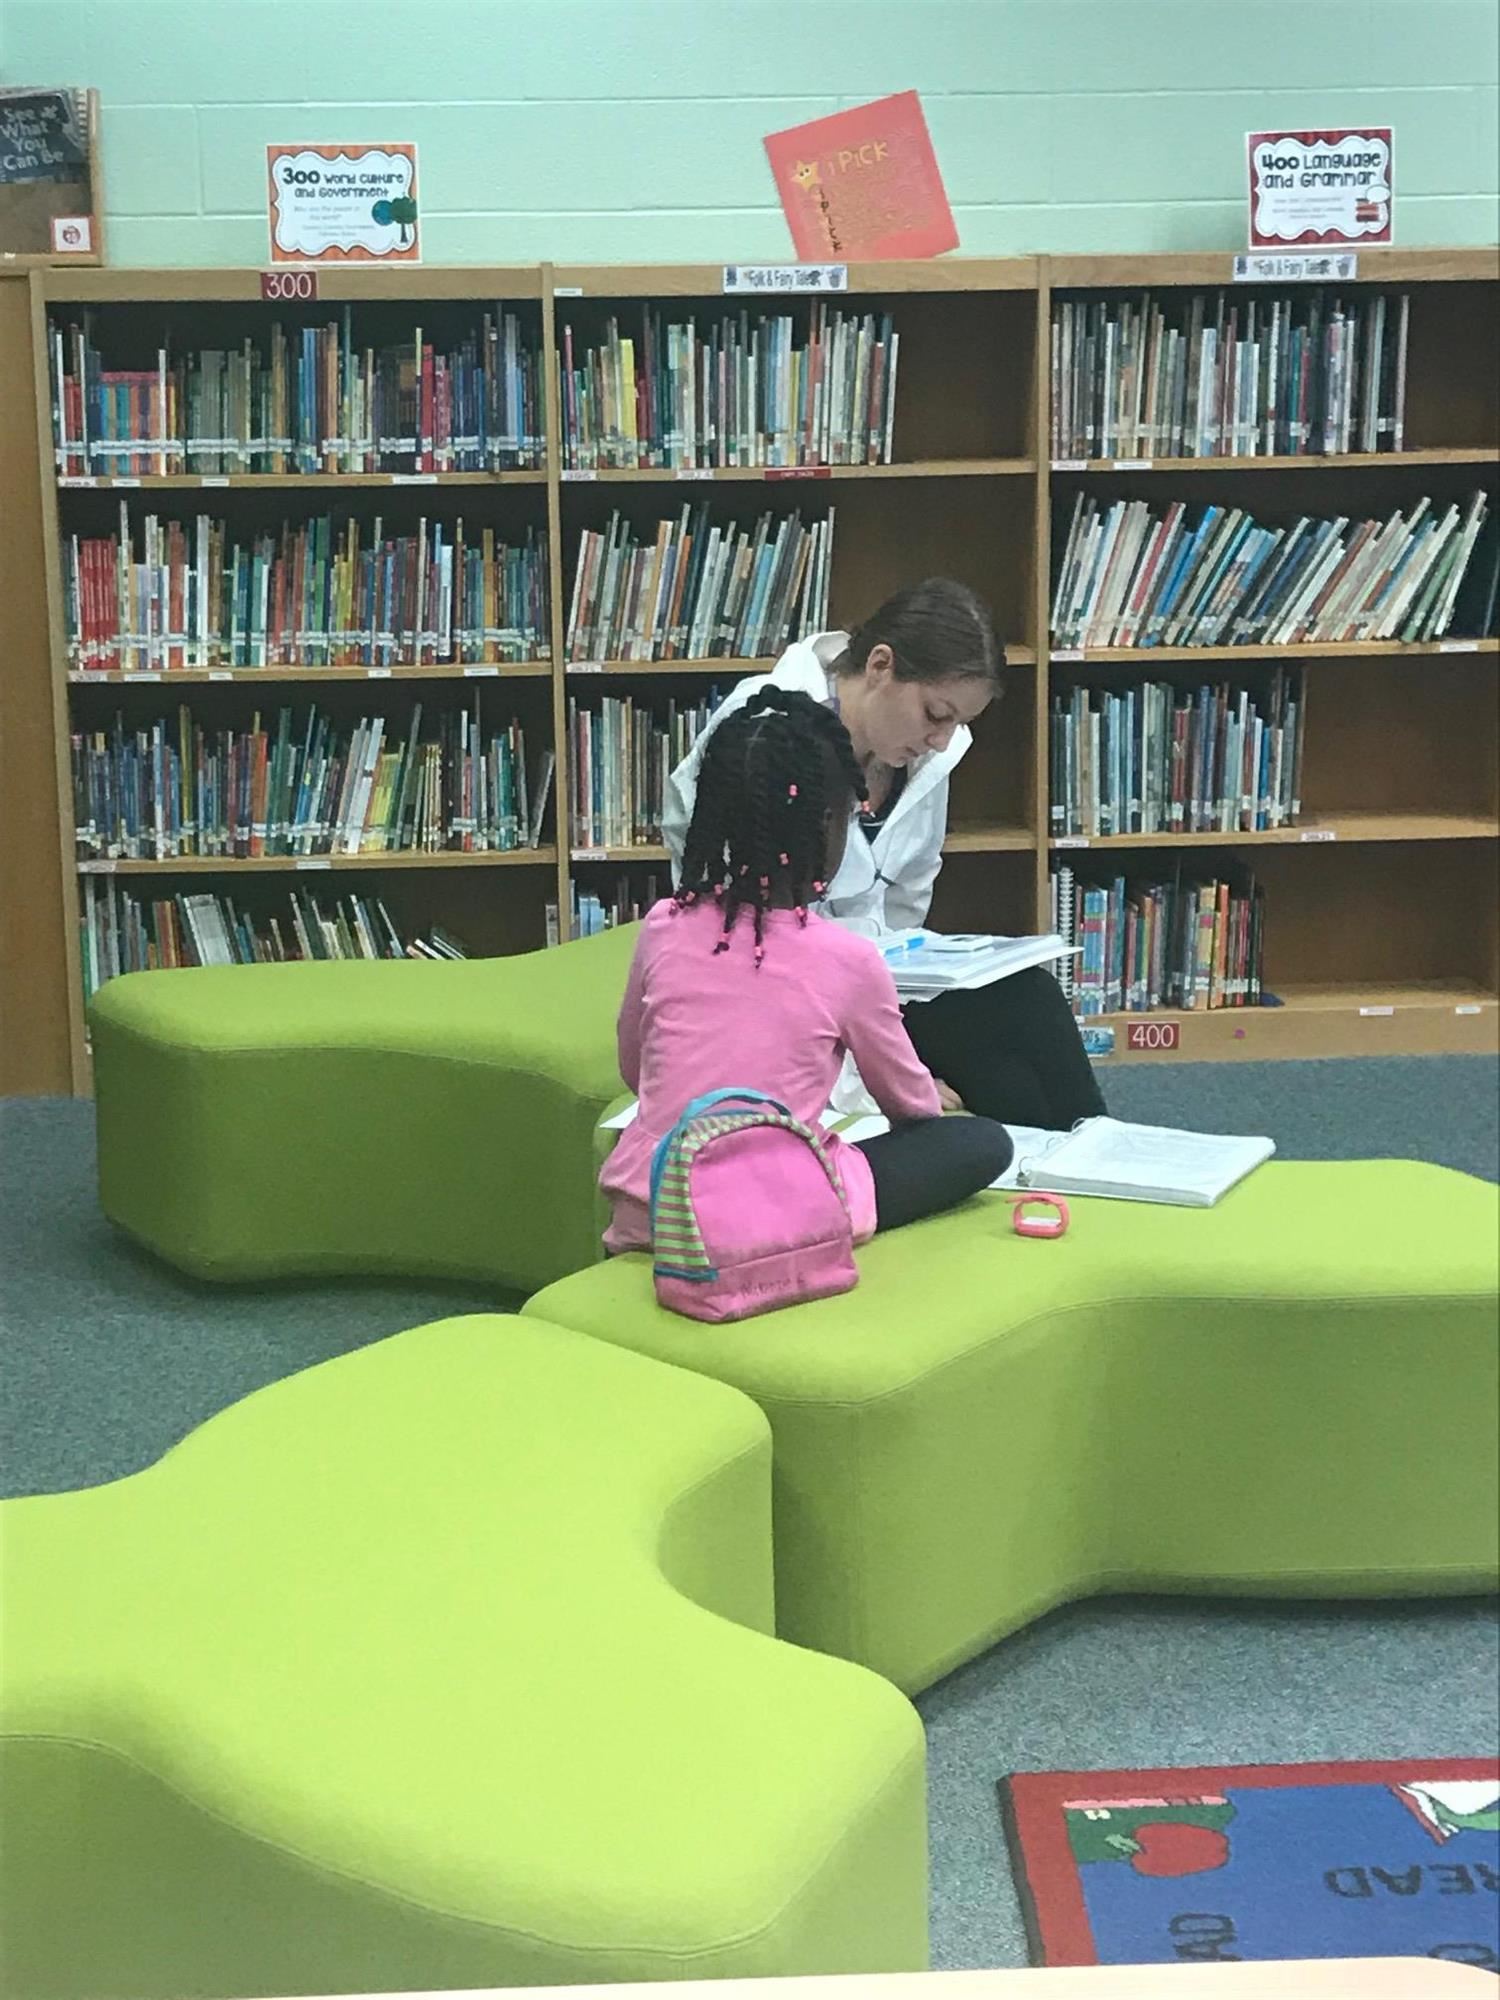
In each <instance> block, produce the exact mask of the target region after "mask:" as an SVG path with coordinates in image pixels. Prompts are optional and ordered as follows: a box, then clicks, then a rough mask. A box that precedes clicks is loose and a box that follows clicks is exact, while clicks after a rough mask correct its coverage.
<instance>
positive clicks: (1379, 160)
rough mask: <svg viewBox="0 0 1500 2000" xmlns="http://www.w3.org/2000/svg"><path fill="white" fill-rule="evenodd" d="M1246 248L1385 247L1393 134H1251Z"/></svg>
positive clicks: (1381, 129)
mask: <svg viewBox="0 0 1500 2000" xmlns="http://www.w3.org/2000/svg"><path fill="white" fill-rule="evenodd" d="M1246 146H1247V148H1248V151H1249V158H1250V248H1251V249H1252V250H1282V249H1285V248H1286V247H1287V245H1288V244H1294V243H1297V244H1301V243H1310V244H1326V243H1357V244H1376V243H1389V242H1390V240H1391V211H1392V209H1393V208H1394V207H1395V188H1396V183H1395V172H1394V167H1393V163H1392V147H1391V128H1390V127H1389V126H1388V125H1378V126H1366V127H1365V128H1364V129H1363V130H1362V131H1358V132H1353V131H1338V132H1251V133H1250V134H1249V135H1248V137H1247V139H1246Z"/></svg>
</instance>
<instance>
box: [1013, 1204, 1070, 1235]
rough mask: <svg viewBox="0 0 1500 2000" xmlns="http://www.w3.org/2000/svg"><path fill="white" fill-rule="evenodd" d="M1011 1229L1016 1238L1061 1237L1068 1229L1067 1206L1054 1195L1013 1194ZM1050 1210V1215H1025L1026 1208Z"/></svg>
mask: <svg viewBox="0 0 1500 2000" xmlns="http://www.w3.org/2000/svg"><path fill="white" fill-rule="evenodd" d="M1010 1200H1011V1202H1012V1203H1013V1204H1014V1206H1013V1207H1012V1210H1011V1218H1010V1220H1011V1227H1012V1228H1013V1229H1014V1230H1015V1232H1016V1234H1017V1236H1041V1237H1048V1236H1061V1235H1063V1234H1064V1233H1065V1232H1066V1230H1067V1227H1068V1223H1069V1220H1070V1219H1071V1218H1070V1217H1069V1215H1068V1204H1067V1203H1066V1202H1065V1201H1064V1200H1063V1198H1062V1196H1061V1195H1056V1194H1013V1195H1011V1197H1010ZM1032 1207H1035V1208H1050V1209H1051V1210H1052V1211H1053V1212H1052V1214H1051V1215H1027V1214H1026V1213H1025V1211H1026V1210H1027V1209H1028V1208H1032Z"/></svg>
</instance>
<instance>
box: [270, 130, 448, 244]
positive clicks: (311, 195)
mask: <svg viewBox="0 0 1500 2000" xmlns="http://www.w3.org/2000/svg"><path fill="white" fill-rule="evenodd" d="M266 179H267V188H268V200H269V202H270V224H271V262H272V263H273V264H342V263H377V264H416V263H420V261H421V254H422V253H421V237H420V225H419V220H418V213H417V149H416V147H415V146H414V145H406V144H400V145H383V146H356V145H343V146H315V145H308V144H301V145H288V146H267V148H266Z"/></svg>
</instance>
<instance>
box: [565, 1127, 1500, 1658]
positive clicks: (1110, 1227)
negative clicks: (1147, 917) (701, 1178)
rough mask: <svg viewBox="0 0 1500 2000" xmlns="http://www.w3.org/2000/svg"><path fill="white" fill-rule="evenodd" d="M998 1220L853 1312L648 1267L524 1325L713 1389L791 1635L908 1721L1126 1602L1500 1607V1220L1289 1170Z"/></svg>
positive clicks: (846, 1299) (870, 1282)
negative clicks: (1004, 1661)
mask: <svg viewBox="0 0 1500 2000" xmlns="http://www.w3.org/2000/svg"><path fill="white" fill-rule="evenodd" d="M1072 1212H1073V1221H1072V1227H1071V1229H1070V1230H1069V1232H1068V1234H1067V1235H1066V1236H1065V1237H1063V1238H1061V1239H1060V1240H1058V1241H1041V1240H1027V1239H1023V1238H1021V1237H1018V1236H1016V1235H1015V1234H1014V1232H1013V1231H1012V1229H1011V1226H1010V1210H1009V1207H1008V1205H1007V1204H1006V1203H1005V1202H1004V1201H1003V1200H1002V1199H1001V1198H1000V1197H998V1196H995V1195H987V1196H983V1197H981V1198H980V1199H979V1201H977V1202H975V1203H971V1204H969V1205H968V1206H967V1207H965V1208H963V1209H961V1210H959V1211H957V1212H955V1213H953V1214H951V1215H947V1216H943V1217H940V1218H937V1219H935V1220H933V1221H931V1222H927V1223H921V1224H917V1225H915V1226H913V1227H910V1228H907V1229H903V1230H897V1231H893V1232H892V1233H891V1234H890V1235H888V1236H877V1237H876V1238H875V1239H874V1241H873V1242H872V1243H870V1244H869V1245H868V1246H867V1247H866V1248H865V1249H864V1250H863V1251H861V1252H860V1256H859V1263H860V1272H861V1282H860V1284H859V1285H858V1286H857V1287H856V1289H855V1290H853V1291H851V1292H848V1293H846V1294H844V1295H843V1296H842V1297H839V1298H835V1299H826V1300H822V1301H820V1302H818V1303H816V1304H812V1305H806V1306H798V1307H793V1308H791V1309H790V1310H788V1311H784V1312H780V1313H775V1314H769V1315H766V1316H765V1317H763V1318H759V1319H753V1320H747V1321H745V1322H743V1323H741V1324H738V1325H726V1326H713V1327H709V1326H702V1325H699V1324H697V1323H696V1322H694V1321H690V1320H687V1319H683V1318H679V1317H677V1316H675V1315H674V1314H671V1313H668V1312H664V1311H662V1310H660V1309H659V1308H658V1307H657V1305H656V1303H655V1299H654V1295H653V1291H652V1283H651V1271H650V1264H649V1261H648V1259H646V1258H645V1257H643V1256H630V1257H622V1258H618V1259H616V1260H613V1261H611V1262H609V1263H606V1264H602V1265H599V1266H597V1267H595V1268H593V1269H591V1270H588V1271H582V1272H578V1273H576V1274H574V1275H573V1276H571V1277H568V1278H565V1279H563V1280H561V1281H559V1282H558V1283H557V1284H555V1285H551V1286H549V1287H547V1289H546V1290H545V1291H543V1292H540V1293H538V1294H537V1295H536V1297H535V1298H534V1299H533V1300H532V1301H531V1302H530V1304H529V1305H528V1306H527V1308H526V1310H527V1311H529V1312H535V1313H537V1314H539V1315H541V1316H543V1317H545V1318H547V1319H549V1320H552V1321H556V1322H557V1323H559V1324H561V1325H564V1326H573V1327H577V1328H579V1329H580V1330H581V1331H583V1332H586V1333H589V1334H592V1335H594V1336H595V1337H597V1338H599V1339H601V1340H606V1341H611V1342H614V1343H616V1344H618V1345H620V1346H624V1347H628V1348H632V1349H634V1350H636V1351H638V1352H640V1353H642V1354H649V1355H653V1356H655V1357H657V1358H659V1359H661V1360H665V1361H671V1362H676V1363H678V1364H680V1365H681V1366H684V1367H688V1368H693V1369H696V1370H698V1371H700V1372H701V1373H704V1374H707V1375H711V1376H715V1377H717V1378H718V1379H720V1380H722V1381H724V1382H728V1383H731V1384H733V1385H734V1386H735V1387H737V1388H740V1389H743V1390H744V1391H745V1392H746V1393H747V1394H749V1395H750V1396H753V1397H754V1399H755V1400H756V1402H757V1403H759V1405H760V1406H761V1408H762V1409H763V1410H764V1411H765V1413H766V1415H767V1417H768V1418H769V1419H770V1423H771V1428H772V1431H773V1434H774V1438H775V1526H776V1578H777V1581H776V1593H777V1612H778V1630H779V1631H780V1632H781V1634H782V1635H783V1636H784V1637H786V1638H789V1639H792V1640H795V1641H796V1642H797V1643H798V1644H800V1645H805V1646H812V1647H816V1648H818V1649H820V1650H822V1651H826V1652H829V1653H837V1654H840V1655H842V1656H843V1657H845V1658H847V1659H850V1660H858V1661H861V1662H863V1663H864V1664H865V1665H867V1666H871V1667H874V1668H875V1669H876V1670H877V1671H879V1672H880V1673H882V1674H885V1675H888V1676H889V1678H890V1679H891V1680H893V1681H895V1682H896V1683H897V1684H898V1685H899V1686H901V1687H904V1688H907V1689H917V1688H920V1687H923V1686H925V1685H926V1684H927V1683H929V1682H931V1681H933V1680H935V1679H936V1678H937V1677H938V1676H939V1675H941V1674H943V1673H945V1672H947V1671H948V1670H949V1669H950V1668H952V1667H955V1666H957V1665H958V1664H960V1663H961V1662H962V1661H964V1660H966V1659H968V1658H970V1657H971V1656H972V1655H973V1654H975V1653H977V1652H979V1651H981V1650H982V1649H983V1648H984V1647H985V1646H987V1645H988V1644H990V1643H991V1642H992V1641H994V1640H995V1639H997V1638H999V1637H1001V1636H1002V1635H1003V1634H1005V1633H1006V1632H1009V1631H1011V1630H1014V1629H1015V1628H1016V1627H1018V1626H1020V1625H1022V1624H1024V1623H1025V1622H1026V1621H1028V1620H1030V1619H1032V1618H1035V1617H1036V1616H1038V1615H1039V1614H1040V1613H1041V1612H1044V1611H1046V1610H1047V1609H1048V1608H1049V1607H1051V1606H1053V1605H1056V1604H1058V1603H1060V1602H1063V1601H1065V1600H1068V1599H1072V1598H1077V1597H1081V1596H1084V1595H1087V1594H1090V1593H1095V1592H1106V1591H1152V1590H1176V1591H1218V1592H1231V1593H1262V1594H1268V1595H1316V1596H1355V1595H1368V1596H1383V1595H1387V1594H1401V1593H1418V1592H1420V1593H1438V1592H1452V1593H1459V1592H1475V1591H1482V1590H1489V1589H1493V1588H1494V1585H1495V1581H1496V1575H1497V1519H1500V1510H1497V1467H1496V1460H1497V1439H1496V1431H1495V1408H1496V1396H1497V1381H1496V1356H1497V1345H1500V1342H1497V1307H1496V1291H1497V1240H1500V1229H1497V1222H1500V1212H1497V1190H1496V1189H1495V1188H1494V1187H1493V1186H1492V1185H1491V1184H1490V1183H1488V1182H1485V1181H1479V1180H1475V1179H1472V1178H1470V1177H1469V1176H1467V1175H1464V1174H1459V1173H1454V1172H1451V1171H1449V1170H1447V1169H1445V1168H1441V1167H1434V1166H1424V1165H1420V1164H1417V1163H1414V1162H1407V1161H1398V1160H1390V1161H1369V1162H1339V1163H1315V1162H1292V1161H1277V1162H1272V1163H1270V1164H1268V1165H1267V1166H1265V1167H1263V1168H1261V1169H1260V1170H1259V1171H1258V1172H1256V1173H1255V1174H1253V1175H1252V1176H1251V1177H1250V1178H1249V1179H1248V1180H1247V1181H1245V1182H1243V1183H1242V1184H1241V1185H1240V1186H1239V1187H1238V1188H1236V1189H1234V1190H1233V1191H1232V1192H1231V1193H1230V1194H1229V1195H1228V1196H1227V1197H1226V1198H1225V1199H1224V1200H1223V1202H1221V1203H1220V1205H1219V1206H1218V1207H1216V1208H1214V1209H1210V1210H1189V1209H1176V1208H1165V1207H1151V1206H1146V1205H1143V1204H1140V1203H1134V1202H1109V1201H1079V1202H1075V1203H1073V1204H1072Z"/></svg>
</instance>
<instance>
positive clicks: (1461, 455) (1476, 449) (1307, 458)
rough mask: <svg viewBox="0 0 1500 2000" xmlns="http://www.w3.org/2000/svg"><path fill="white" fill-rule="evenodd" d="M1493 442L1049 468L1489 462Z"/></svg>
mask: <svg viewBox="0 0 1500 2000" xmlns="http://www.w3.org/2000/svg"><path fill="white" fill-rule="evenodd" d="M1494 462H1495V448H1494V446H1492V445H1474V446H1468V445H1464V446H1458V447H1452V448H1450V447H1447V446H1438V447H1433V448H1417V449H1413V450H1411V451H1330V452H1298V453H1294V454H1290V455H1288V454H1286V453H1276V454H1274V455H1272V454H1269V453H1268V454H1262V455H1259V456H1258V455H1256V454H1255V453H1253V452H1246V453H1244V454H1243V455H1241V456H1237V457H1233V458H1173V457H1168V456H1164V457H1161V458H1054V459H1053V460H1052V461H1051V466H1050V470H1051V471H1053V472H1059V473H1070V474H1078V473H1086V474H1091V475H1101V474H1110V475H1113V474H1116V473H1121V472H1152V473H1178V472H1215V473H1226V472H1233V473H1239V472H1258V473H1265V472H1330V471H1333V472H1339V471H1347V472H1375V471H1379V472H1389V471H1393V470H1405V469H1406V468H1407V467H1408V466H1423V465H1493V464H1494Z"/></svg>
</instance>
